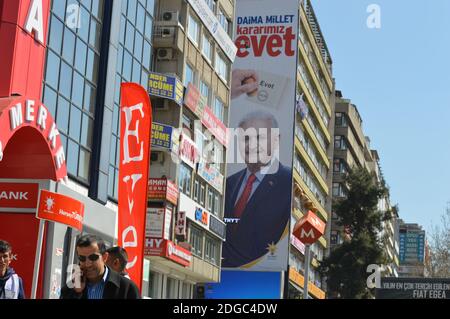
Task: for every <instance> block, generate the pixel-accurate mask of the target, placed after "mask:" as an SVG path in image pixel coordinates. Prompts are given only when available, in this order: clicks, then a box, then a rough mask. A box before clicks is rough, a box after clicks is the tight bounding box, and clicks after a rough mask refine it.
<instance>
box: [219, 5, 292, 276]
mask: <svg viewBox="0 0 450 319" xmlns="http://www.w3.org/2000/svg"><path fill="white" fill-rule="evenodd" d="M298 9H299V2H298V1H296V0H282V1H278V2H277V6H274V2H273V1H270V0H261V1H257V2H256V1H252V0H238V1H236V16H235V25H236V37H235V44H236V46H237V48H238V51H237V54H236V60H235V62H234V63H233V70H232V84H231V87H232V90H231V106H230V124H229V127H230V129H231V128H233V129H234V134H233V135H232V136H231V134H230V144H229V148H228V150H227V151H228V153H227V161H228V163H229V164H228V166H227V173H228V175H227V185H226V197H225V218H224V219H225V222H226V223H227V236H226V238H227V240H226V242H225V243H224V245H223V251H222V258H223V262H222V266H223V267H225V268H233V269H241V270H252V271H284V270H286V268H287V262H288V247H289V240H288V237H289V221H290V216H291V193H292V166H293V165H292V162H293V160H292V159H293V146H292V145H293V136H294V114H295V106H296V73H297V46H298V41H297V33H298V32H297V30H298ZM236 82H237V83H236Z"/></svg>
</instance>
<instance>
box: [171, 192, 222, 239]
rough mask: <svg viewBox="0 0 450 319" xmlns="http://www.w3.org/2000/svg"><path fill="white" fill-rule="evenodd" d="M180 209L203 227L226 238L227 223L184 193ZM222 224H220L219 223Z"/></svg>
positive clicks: (181, 196) (181, 197) (181, 195)
mask: <svg viewBox="0 0 450 319" xmlns="http://www.w3.org/2000/svg"><path fill="white" fill-rule="evenodd" d="M178 206H179V210H180V211H183V212H186V217H187V218H189V219H190V220H192V221H193V222H195V223H196V224H197V225H199V226H201V227H202V228H204V229H206V230H208V231H210V232H211V233H212V234H214V235H216V236H217V237H219V238H220V239H222V240H224V239H225V235H224V230H225V223H224V222H222V221H221V220H219V219H217V218H215V217H214V216H213V215H212V214H211V213H209V212H208V211H207V210H206V209H205V208H204V207H202V206H200V205H199V204H198V203H196V202H195V201H193V200H192V199H191V198H189V197H188V196H186V195H184V194H182V193H181V194H180V201H179V204H178ZM217 224H220V225H217Z"/></svg>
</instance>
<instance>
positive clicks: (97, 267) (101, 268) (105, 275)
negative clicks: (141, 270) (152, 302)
mask: <svg viewBox="0 0 450 319" xmlns="http://www.w3.org/2000/svg"><path fill="white" fill-rule="evenodd" d="M76 251H77V256H78V260H79V266H80V273H79V274H78V275H79V277H78V278H74V279H75V280H74V282H71V283H69V285H67V286H66V287H64V288H63V289H62V291H61V299H139V298H140V295H139V290H138V288H137V287H136V285H135V284H134V283H133V282H132V281H131V280H129V279H127V278H125V277H123V276H120V275H119V274H118V273H117V272H115V271H113V270H112V269H110V268H108V267H107V266H106V261H107V259H108V252H107V251H106V246H105V243H104V241H103V240H102V239H101V238H99V237H97V236H94V235H83V236H81V237H80V238H79V239H78V240H77V244H76ZM69 286H70V287H69Z"/></svg>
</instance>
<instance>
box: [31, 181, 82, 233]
mask: <svg viewBox="0 0 450 319" xmlns="http://www.w3.org/2000/svg"><path fill="white" fill-rule="evenodd" d="M36 217H37V218H39V219H44V220H49V221H52V222H57V223H61V224H64V225H67V226H69V227H72V228H74V229H77V230H78V231H80V232H81V231H82V230H83V217H84V204H83V203H81V202H80V201H77V200H75V199H73V198H71V197H69V196H65V195H61V194H57V193H53V192H49V191H47V190H44V189H42V190H41V192H40V194H39V206H38V210H37V213H36Z"/></svg>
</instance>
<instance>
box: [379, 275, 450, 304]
mask: <svg viewBox="0 0 450 319" xmlns="http://www.w3.org/2000/svg"><path fill="white" fill-rule="evenodd" d="M375 297H376V299H450V279H449V278H393V277H385V278H381V287H380V288H377V289H376V290H375Z"/></svg>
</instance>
